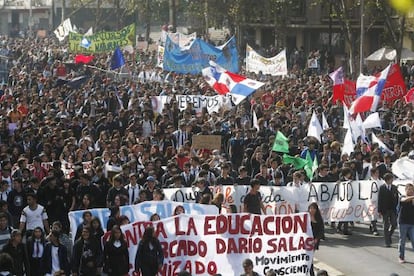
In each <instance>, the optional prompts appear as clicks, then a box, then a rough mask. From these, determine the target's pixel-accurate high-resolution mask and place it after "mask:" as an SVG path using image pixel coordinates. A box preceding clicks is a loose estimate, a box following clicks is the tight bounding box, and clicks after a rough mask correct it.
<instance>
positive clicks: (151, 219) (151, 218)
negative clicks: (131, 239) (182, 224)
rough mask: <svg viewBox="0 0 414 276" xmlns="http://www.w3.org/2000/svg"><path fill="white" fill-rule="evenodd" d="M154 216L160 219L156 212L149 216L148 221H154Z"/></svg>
mask: <svg viewBox="0 0 414 276" xmlns="http://www.w3.org/2000/svg"><path fill="white" fill-rule="evenodd" d="M156 216H157V217H159V218H160V219H161V217H160V215H158V214H157V213H154V214H152V215H151V216H150V221H155V220H154V219H155V217H156Z"/></svg>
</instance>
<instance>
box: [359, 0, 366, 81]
mask: <svg viewBox="0 0 414 276" xmlns="http://www.w3.org/2000/svg"><path fill="white" fill-rule="evenodd" d="M364 2H365V1H364V0H361V7H360V13H361V39H360V41H359V74H362V73H363V68H364V67H363V66H364V35H365V34H364V13H365V11H364V8H365V7H364V6H365V3H364Z"/></svg>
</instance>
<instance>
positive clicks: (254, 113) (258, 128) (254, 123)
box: [253, 110, 260, 131]
mask: <svg viewBox="0 0 414 276" xmlns="http://www.w3.org/2000/svg"><path fill="white" fill-rule="evenodd" d="M253 127H254V128H256V129H257V131H259V130H260V127H259V124H258V123H257V115H256V111H254V110H253Z"/></svg>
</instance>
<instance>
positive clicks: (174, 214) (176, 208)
mask: <svg viewBox="0 0 414 276" xmlns="http://www.w3.org/2000/svg"><path fill="white" fill-rule="evenodd" d="M178 208H182V209H183V210H184V213H185V209H184V206H183V205H178V206H177V207H175V208H174V213H173V216H176V215H177V211H178Z"/></svg>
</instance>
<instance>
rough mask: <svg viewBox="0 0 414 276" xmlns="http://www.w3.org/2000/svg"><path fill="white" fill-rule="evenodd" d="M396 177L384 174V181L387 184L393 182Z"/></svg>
mask: <svg viewBox="0 0 414 276" xmlns="http://www.w3.org/2000/svg"><path fill="white" fill-rule="evenodd" d="M393 179H394V176H393V175H392V173H386V174H384V180H385V181H386V182H387V181H389V180H393Z"/></svg>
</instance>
